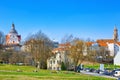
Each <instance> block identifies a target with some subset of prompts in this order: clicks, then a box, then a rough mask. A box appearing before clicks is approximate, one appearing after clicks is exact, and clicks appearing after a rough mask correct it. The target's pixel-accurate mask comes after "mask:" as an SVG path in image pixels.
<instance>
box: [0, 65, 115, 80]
mask: <svg viewBox="0 0 120 80" xmlns="http://www.w3.org/2000/svg"><path fill="white" fill-rule="evenodd" d="M18 69H19V70H21V72H17V70H18ZM35 69H36V68H35V67H31V66H16V65H1V64H0V80H55V79H57V80H115V79H108V78H104V77H97V76H90V75H84V74H80V73H75V72H68V71H59V72H56V71H50V70H41V69H40V70H38V72H33V70H35Z"/></svg>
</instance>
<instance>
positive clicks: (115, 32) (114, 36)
mask: <svg viewBox="0 0 120 80" xmlns="http://www.w3.org/2000/svg"><path fill="white" fill-rule="evenodd" d="M113 39H114V41H115V42H117V41H118V40H119V39H118V29H117V28H116V26H115V28H114V33H113Z"/></svg>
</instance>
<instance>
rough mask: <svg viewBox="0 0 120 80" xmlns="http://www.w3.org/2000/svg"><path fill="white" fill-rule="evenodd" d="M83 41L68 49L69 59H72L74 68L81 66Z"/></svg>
mask: <svg viewBox="0 0 120 80" xmlns="http://www.w3.org/2000/svg"><path fill="white" fill-rule="evenodd" d="M84 48H85V47H84V41H82V40H79V41H76V42H75V44H74V45H73V46H71V48H70V57H71V58H72V59H73V61H74V64H75V66H77V65H78V64H81V63H82V62H83V61H84V55H83V52H84Z"/></svg>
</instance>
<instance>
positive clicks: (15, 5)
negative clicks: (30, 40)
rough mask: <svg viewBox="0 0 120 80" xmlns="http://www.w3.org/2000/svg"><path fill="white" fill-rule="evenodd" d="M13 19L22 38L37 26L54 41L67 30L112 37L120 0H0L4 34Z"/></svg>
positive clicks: (119, 14)
mask: <svg viewBox="0 0 120 80" xmlns="http://www.w3.org/2000/svg"><path fill="white" fill-rule="evenodd" d="M13 22H14V24H15V26H16V30H17V31H18V33H19V34H21V36H22V39H25V37H27V36H28V35H29V34H30V33H35V32H37V31H39V30H41V31H42V32H44V33H45V34H47V35H48V37H50V38H51V39H55V40H57V41H60V40H61V38H63V37H64V36H65V35H66V34H73V35H74V36H77V37H80V38H83V39H87V38H91V39H94V40H96V39H104V38H112V37H113V29H114V26H115V24H116V26H117V28H118V30H119V29H120V1H119V0H0V30H1V31H3V32H4V33H5V34H7V33H8V32H9V30H10V29H11V24H12V23H13ZM119 34H120V30H119Z"/></svg>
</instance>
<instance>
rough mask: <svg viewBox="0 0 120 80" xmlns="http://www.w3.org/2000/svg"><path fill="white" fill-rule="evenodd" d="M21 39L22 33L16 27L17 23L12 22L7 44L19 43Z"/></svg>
mask: <svg viewBox="0 0 120 80" xmlns="http://www.w3.org/2000/svg"><path fill="white" fill-rule="evenodd" d="M20 41H21V35H18V32H17V31H16V29H15V25H14V24H12V26H11V30H10V32H9V33H8V34H7V35H6V45H19V44H20Z"/></svg>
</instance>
